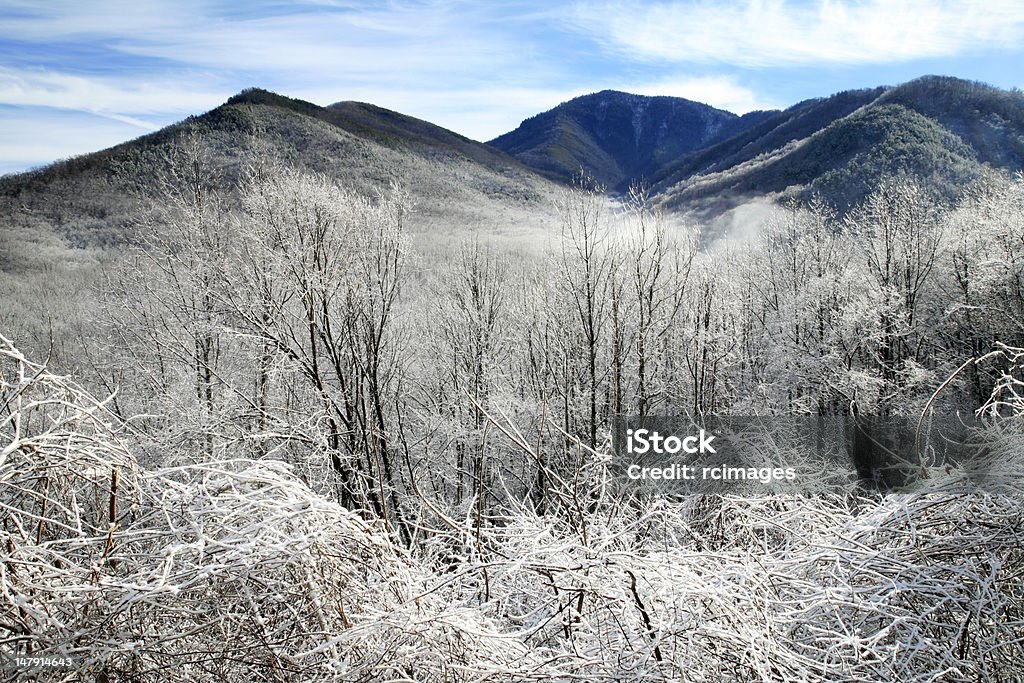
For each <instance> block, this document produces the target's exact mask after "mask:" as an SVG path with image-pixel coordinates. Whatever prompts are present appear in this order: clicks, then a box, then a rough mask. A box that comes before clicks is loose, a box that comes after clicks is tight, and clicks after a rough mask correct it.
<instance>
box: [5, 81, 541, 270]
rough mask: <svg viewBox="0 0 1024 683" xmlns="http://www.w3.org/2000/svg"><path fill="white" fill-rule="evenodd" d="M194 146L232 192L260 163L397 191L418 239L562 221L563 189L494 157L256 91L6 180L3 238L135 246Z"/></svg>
mask: <svg viewBox="0 0 1024 683" xmlns="http://www.w3.org/2000/svg"><path fill="white" fill-rule="evenodd" d="M190 141H197V142H198V144H200V145H201V147H202V148H203V150H204V153H205V155H206V157H207V158H208V161H209V172H210V173H211V174H215V175H216V176H217V177H218V179H219V180H221V181H223V182H226V183H228V184H231V183H233V182H235V181H237V180H238V178H239V177H240V175H241V173H242V172H243V169H244V165H245V164H246V163H247V161H248V160H250V159H252V158H256V157H264V158H269V159H273V160H274V162H275V163H286V164H289V165H291V166H295V167H298V168H301V169H305V170H308V171H311V172H316V173H321V174H324V175H326V176H328V177H330V178H332V179H335V180H336V181H337V182H339V183H341V184H342V185H343V186H345V187H348V188H350V189H352V190H354V191H357V192H360V193H363V194H374V193H376V192H378V191H380V190H381V189H384V188H386V187H387V186H388V185H389V184H390V183H392V182H398V183H400V184H401V185H402V186H403V187H404V188H405V189H406V191H407V192H408V193H409V195H410V197H411V200H412V203H413V207H414V212H413V215H412V216H411V218H410V221H411V227H412V228H413V229H414V230H415V231H420V232H426V231H431V230H435V229H438V228H441V229H446V230H452V229H454V230H456V231H458V230H463V229H465V230H470V229H477V228H478V227H483V228H487V227H488V226H494V227H496V228H501V229H505V228H508V227H514V225H515V224H517V223H526V222H527V219H526V216H528V215H530V214H536V215H537V216H540V217H541V219H542V221H541V222H543V221H544V220H545V217H548V216H550V215H552V214H553V211H552V210H551V206H552V201H551V200H552V197H553V196H554V195H553V193H554V192H555V191H556V187H555V186H554V185H552V184H551V183H550V182H549V181H547V180H545V179H544V178H542V177H540V176H538V175H537V174H535V173H534V172H533V171H531V170H530V169H528V168H526V167H525V166H523V165H522V164H521V163H520V162H518V161H517V160H516V159H514V158H512V157H510V156H508V155H506V154H505V153H503V152H501V151H499V150H496V149H494V148H492V147H489V146H487V145H484V144H482V143H478V142H474V141H472V140H469V139H468V138H465V137H463V136H461V135H458V134H456V133H453V132H451V131H448V130H445V129H443V128H441V127H439V126H435V125H433V124H431V123H428V122H426V121H421V120H419V119H415V118H412V117H409V116H405V115H403V114H399V113H397V112H393V111H389V110H386V109H382V108H380V107H375V106H373V105H370V104H363V103H358V102H339V103H337V104H334V105H331V106H329V107H321V106H318V105H315V104H312V103H310V102H304V101H302V100H297V99H292V98H288V97H284V96H281V95H277V94H274V93H271V92H268V91H265V90H259V89H250V90H246V91H243V92H241V93H239V94H238V95H236V96H234V97H232V98H230V99H229V100H227V102H225V103H224V104H223V105H221V106H219V107H217V108H215V109H213V110H211V111H209V112H207V113H205V114H202V115H199V116H195V117H190V118H188V119H186V120H184V121H182V122H180V123H177V124H174V125H171V126H168V127H167V128H164V129H162V130H160V131H157V132H155V133H152V134H149V135H146V136H143V137H140V138H138V139H136V140H132V141H130V142H127V143H124V144H121V145H118V146H116V147H112V148H110V149H107V150H103V151H100V152H96V153H93V154H87V155H84V156H81V157H77V158H73V159H69V160H66V161H61V162H58V163H54V164H51V165H49V166H47V167H44V168H41V169H37V170H34V171H30V172H28V173H23V174H19V175H14V176H6V177H4V178H0V211H2V212H3V215H5V216H6V220H4V221H3V225H0V233H3V235H6V236H7V237H5V239H10V235H12V234H17V235H21V236H27V237H26V238H27V239H35V240H38V239H43V236H45V235H50V234H52V235H54V236H56V238H58V239H60V240H63V241H65V242H66V243H67V244H69V245H71V246H73V247H95V246H104V245H117V244H122V243H124V242H126V241H130V240H131V239H133V234H134V233H135V232H136V231H137V229H138V224H139V223H140V207H141V206H142V205H143V204H144V203H145V195H146V194H147V193H148V192H149V191H150V190H151V189H152V187H154V186H155V185H157V184H159V178H160V177H161V174H162V173H165V172H166V170H167V167H168V165H169V163H170V162H169V159H170V158H171V157H172V156H173V150H174V149H175V147H176V146H178V145H181V144H183V143H184V144H190ZM509 223H512V226H509V225H508V224H509ZM524 229H526V228H525V227H524ZM18 239H20V237H19V238H18ZM0 260H2V259H0ZM4 267H11V264H9V263H8V264H7V265H6V266H5V264H4V263H0V269H3V268H4Z"/></svg>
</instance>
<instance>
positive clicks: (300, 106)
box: [224, 88, 323, 114]
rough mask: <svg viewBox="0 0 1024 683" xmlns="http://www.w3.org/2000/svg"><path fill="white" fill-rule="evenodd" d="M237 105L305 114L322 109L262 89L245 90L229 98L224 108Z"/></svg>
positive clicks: (315, 105) (310, 103) (303, 101)
mask: <svg viewBox="0 0 1024 683" xmlns="http://www.w3.org/2000/svg"><path fill="white" fill-rule="evenodd" d="M237 104H262V105H266V106H271V107H282V108H285V109H292V110H294V111H298V112H303V113H306V114H312V113H315V112H318V111H320V110H321V109H323V107H321V106H320V105H317V104H313V103H312V102H307V101H305V100H299V99H295V98H294V97H286V96H284V95H278V94H277V93H276V92H271V91H270V90H264V89H263V88H246V89H245V90H243V91H241V92H240V93H238V94H237V95H234V96H233V97H231V98H229V99H228V101H227V102H225V103H224V105H225V106H230V105H237Z"/></svg>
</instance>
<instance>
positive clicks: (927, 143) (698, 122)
mask: <svg viewBox="0 0 1024 683" xmlns="http://www.w3.org/2000/svg"><path fill="white" fill-rule="evenodd" d="M489 144H491V145H493V146H495V147H497V148H499V149H501V150H503V151H506V152H508V153H509V154H512V155H513V156H515V157H516V158H517V159H519V160H520V161H522V162H523V163H524V164H525V165H527V166H530V167H531V168H533V169H534V170H536V171H537V172H539V173H541V174H544V175H546V176H547V177H549V178H553V179H556V180H559V181H561V182H566V181H568V180H569V179H570V178H571V177H572V175H573V174H574V173H576V172H578V171H579V169H580V168H581V167H582V168H583V169H584V170H586V171H587V172H588V173H590V174H591V175H592V176H593V177H594V178H595V179H596V180H597V181H599V182H600V183H603V184H604V185H606V186H607V187H608V188H609V189H611V190H615V191H622V190H623V189H625V187H626V186H628V185H629V183H630V182H631V181H633V180H643V181H645V182H647V183H649V184H650V185H651V186H652V188H653V190H654V195H655V196H656V197H657V199H658V200H659V201H660V202H661V203H662V204H663V205H664V206H667V207H670V208H676V209H686V210H697V211H698V212H699V213H703V214H706V215H712V216H713V215H717V214H720V213H722V212H724V211H727V210H729V209H730V208H732V207H734V206H736V205H738V204H741V203H743V202H745V201H747V200H749V199H752V198H755V197H765V196H768V197H780V198H786V197H789V198H797V199H807V198H809V197H810V196H812V195H818V196H820V197H822V198H823V199H825V200H826V201H828V202H830V203H832V204H833V205H835V206H836V207H837V208H838V209H839V210H840V211H843V210H845V209H847V208H849V207H850V206H852V205H854V204H856V203H857V202H859V201H860V200H861V199H863V197H864V196H865V195H866V194H867V193H868V192H870V191H871V189H872V188H874V187H876V186H877V185H878V183H879V182H880V181H881V180H882V178H884V177H886V176H891V175H901V174H902V175H912V176H914V177H917V178H918V179H920V180H921V181H922V182H924V183H926V184H928V185H929V186H930V187H931V189H932V190H934V191H935V192H936V193H938V194H940V195H945V196H947V197H953V196H955V195H956V194H957V193H959V192H961V191H962V189H963V187H964V186H965V185H967V184H969V183H971V182H972V181H974V180H976V179H978V178H980V177H982V176H983V175H984V174H985V173H986V172H987V169H989V168H994V169H1000V170H1003V171H1008V172H1016V171H1019V170H1021V169H1022V168H1024V95H1022V94H1021V93H1020V92H1019V91H1004V90H1000V89H998V88H994V87H992V86H989V85H985V84H982V83H976V82H971V81H964V80H961V79H957V78H950V77H940V76H925V77H922V78H919V79H917V80H914V81H910V82H909V83H904V84H902V85H899V86H895V87H877V88H870V89H863V90H850V91H845V92H841V93H837V94H835V95H831V96H829V97H822V98H817V99H811V100H806V101H804V102H800V103H798V104H796V105H794V106H792V107H789V108H788V109H785V110H783V111H768V112H754V113H751V114H747V115H746V116H742V117H738V116H735V115H734V114H730V113H729V112H724V111H721V110H717V109H713V108H711V107H708V106H707V105H703V104H698V103H695V102H690V101H688V100H683V99H679V98H670V97H641V96H639V95H628V94H626V93H619V92H614V91H605V92H601V93H596V94H594V95H587V96H584V97H578V98H576V99H574V100H570V101H569V102H566V103H564V104H562V105H559V106H558V107H555V108H554V109H552V110H550V111H547V112H544V113H543V114H538V115H537V116H534V117H533V118H530V119H527V120H526V121H524V122H523V123H522V125H520V126H519V127H518V128H517V129H516V130H514V131H512V132H510V133H507V134H505V135H502V136H500V137H498V138H496V139H494V140H492V141H491V142H490V143H489Z"/></svg>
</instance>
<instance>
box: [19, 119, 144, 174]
mask: <svg viewBox="0 0 1024 683" xmlns="http://www.w3.org/2000/svg"><path fill="white" fill-rule="evenodd" d="M0 121H2V122H3V124H2V125H0V149H2V150H3V154H2V155H0V174H4V173H13V172H17V171H23V170H25V169H28V168H31V167H32V166H36V165H39V164H42V163H45V162H49V161H54V160H56V159H64V158H68V157H72V156H75V155H77V154H85V153H88V152H95V151H97V150H100V149H104V148H106V147H111V146H113V145H116V144H118V143H120V142H124V141H125V140H128V139H130V138H132V137H135V136H137V135H138V134H139V133H140V131H139V129H138V128H136V127H135V126H133V125H130V124H125V123H121V122H119V121H117V120H114V119H111V118H109V117H99V116H94V115H92V114H84V113H80V112H75V111H54V110H52V109H49V108H37V107H19V108H12V107H0Z"/></svg>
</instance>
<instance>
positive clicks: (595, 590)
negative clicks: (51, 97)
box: [0, 339, 1024, 682]
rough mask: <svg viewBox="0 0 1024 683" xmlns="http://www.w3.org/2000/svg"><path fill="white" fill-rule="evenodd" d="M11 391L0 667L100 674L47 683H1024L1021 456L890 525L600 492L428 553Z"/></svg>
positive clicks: (905, 504)
mask: <svg viewBox="0 0 1024 683" xmlns="http://www.w3.org/2000/svg"><path fill="white" fill-rule="evenodd" d="M0 342H3V340H2V339H0ZM0 379H2V382H3V385H2V391H0V437H2V438H0V508H2V517H0V535H2V537H0V591H2V595H0V655H4V656H11V655H14V654H18V655H34V656H49V657H71V658H73V659H74V661H75V667H74V668H75V669H76V671H69V672H58V671H48V672H45V673H42V674H40V679H39V680H91V678H92V677H96V678H97V679H98V680H107V681H145V682H149V681H239V682H242V681H246V682H248V681H378V680H379V681H486V680H489V681H528V680H537V681H543V680H560V681H660V680H666V681H668V680H686V681H762V680H769V681H801V680H806V681H820V680H829V681H831V680H838V681H866V680H867V681H873V680H878V681H889V680H900V681H940V680H941V681H958V680H964V681H967V680H970V681H978V680H981V681H1008V680H1019V679H1020V677H1021V676H1022V667H1024V665H1022V664H1021V662H1022V661H1024V520H1022V512H1021V505H1020V503H1021V500H1022V499H1024V482H1022V480H1021V478H1020V475H1019V473H1020V472H1021V471H1022V467H1021V465H1024V452H1022V451H1024V449H1022V448H1021V447H1020V445H1019V442H1020V439H1019V436H1018V437H1012V438H1011V437H1007V438H1006V439H1004V440H1002V441H1001V442H1000V443H1001V444H1003V448H1004V450H1005V452H1003V453H997V454H996V457H995V462H998V463H999V467H998V469H993V470H992V471H991V472H989V474H990V475H991V476H990V477H989V480H988V483H994V485H991V486H984V487H981V488H980V489H979V488H978V487H976V486H974V485H973V484H974V483H975V482H976V480H977V477H976V476H974V474H971V473H963V472H960V471H958V470H953V471H951V472H948V473H947V472H941V473H937V474H936V475H935V476H933V477H932V478H931V479H929V480H928V481H927V482H926V485H925V486H924V487H922V488H921V489H920V490H918V491H916V492H915V493H912V494H903V495H899V496H897V495H890V496H886V497H875V498H870V497H866V496H861V495H858V494H856V493H854V492H850V493H848V494H847V495H843V496H832V497H829V496H827V495H821V496H817V497H814V498H803V499H801V498H790V499H787V498H782V497H773V498H756V499H755V498H727V497H726V498H723V497H706V498H697V497H694V498H691V499H688V500H686V501H684V502H675V503H670V502H666V501H659V500H650V501H646V502H645V503H644V504H643V505H638V504H637V503H636V501H632V502H629V501H622V500H614V499H612V498H611V497H610V496H609V495H607V494H605V493H601V491H602V490H603V489H602V488H601V487H600V485H599V484H600V482H601V481H602V477H604V476H606V474H602V472H601V471H600V465H599V464H595V465H593V466H592V470H591V472H590V473H589V476H587V477H582V478H581V479H580V481H587V482H589V484H588V486H591V487H592V488H591V489H590V490H587V491H585V492H576V493H581V495H578V496H577V495H575V494H574V495H573V496H570V497H571V498H574V499H576V500H582V501H587V502H586V504H585V505H581V506H579V507H577V509H575V511H565V512H549V513H547V514H539V513H536V512H534V511H532V510H530V509H528V508H525V507H524V508H521V509H510V510H507V511H505V513H504V514H503V515H499V516H492V518H491V521H490V522H489V523H485V524H483V525H481V526H480V528H477V526H475V524H476V522H474V521H473V520H472V519H471V518H467V520H466V521H464V522H460V521H458V520H456V519H453V518H451V517H444V516H443V514H441V513H439V516H438V519H434V520H432V521H431V520H427V521H425V522H424V528H423V529H422V533H421V535H420V537H419V539H418V541H417V544H416V545H415V547H414V548H413V549H412V550H407V549H405V548H403V547H400V546H399V544H398V543H397V542H396V541H395V538H396V534H394V533H392V531H391V530H390V529H388V528H387V527H386V525H385V524H383V523H381V522H377V521H374V520H368V519H364V518H363V517H361V516H359V515H357V514H355V513H353V512H350V511H348V510H346V509H345V508H343V507H342V506H341V505H339V504H338V503H336V502H334V501H332V500H329V499H326V498H324V497H321V496H319V495H317V494H316V493H314V492H313V491H312V490H311V489H310V488H309V487H308V486H306V485H305V484H304V483H302V482H301V481H300V479H299V477H297V476H296V475H295V473H294V472H293V471H292V470H291V469H290V468H289V467H288V466H286V465H284V464H281V463H279V462H275V461H270V460H267V461H250V460H232V461H226V462H213V463H206V464H201V465H191V466H187V467H175V468H168V469H160V470H146V469H144V468H142V467H140V466H138V464H137V463H136V462H135V461H134V459H133V458H132V455H131V453H130V447H129V446H127V445H126V443H124V442H123V441H122V440H121V439H120V438H119V436H118V435H119V434H120V433H121V432H120V429H121V427H120V426H119V425H117V424H116V421H115V420H113V418H111V417H110V415H109V413H108V412H107V411H106V409H105V408H104V406H103V404H102V403H100V402H97V401H95V400H93V399H92V398H90V397H89V396H88V395H87V394H86V393H85V392H84V391H82V390H81V389H79V388H78V387H77V386H76V385H75V384H74V383H72V382H70V381H68V380H67V379H65V378H61V377H55V376H53V375H51V374H49V373H47V372H46V371H45V370H44V369H43V368H41V367H39V366H37V365H34V364H32V363H30V362H28V361H26V360H25V359H24V358H22V357H21V356H20V355H19V354H18V353H17V351H16V350H14V349H13V348H12V347H10V345H7V344H3V345H0ZM975 474H976V473H975ZM969 475H970V476H969ZM996 475H998V476H996ZM595 483H596V484H597V486H595ZM996 484H997V485H996ZM570 497H567V498H566V499H567V500H568V499H569V498H570ZM428 527H429V528H428ZM81 672H85V673H87V674H88V676H89V677H88V678H80V675H81ZM22 673H23V672H22ZM21 675H22V674H20V673H15V672H12V671H6V672H3V673H2V676H7V677H8V678H7V680H18V676H21Z"/></svg>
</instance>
